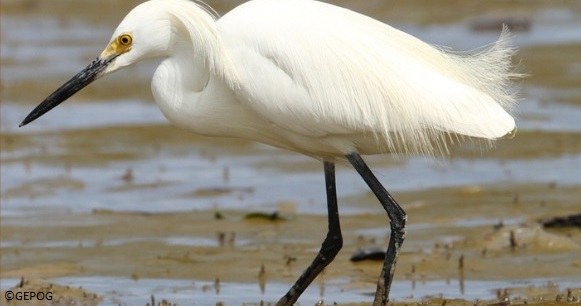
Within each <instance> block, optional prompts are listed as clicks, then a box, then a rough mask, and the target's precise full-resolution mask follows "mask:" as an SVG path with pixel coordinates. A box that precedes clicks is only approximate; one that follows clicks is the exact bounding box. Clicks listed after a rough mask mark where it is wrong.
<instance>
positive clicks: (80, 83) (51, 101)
mask: <svg viewBox="0 0 581 306" xmlns="http://www.w3.org/2000/svg"><path fill="white" fill-rule="evenodd" d="M117 56H118V54H114V55H111V56H109V57H107V58H104V59H102V58H101V57H97V58H96V59H95V60H94V61H93V62H92V63H91V64H89V65H88V66H87V67H86V68H85V69H83V70H82V71H81V72H79V73H77V75H75V76H74V77H72V78H71V79H70V80H68V81H67V82H66V83H65V84H64V85H63V86H61V87H60V88H59V89H57V90H56V91H55V92H53V93H52V94H51V95H50V96H48V97H47V98H46V99H45V100H44V101H42V103H40V104H39V105H38V106H37V107H36V108H35V109H34V110H32V112H30V114H28V116H26V118H24V120H23V121H22V123H21V124H20V125H19V126H25V125H27V124H28V123H30V122H32V121H34V120H36V119H37V118H38V117H40V116H42V115H44V114H45V113H47V112H48V111H50V110H51V109H53V108H55V107H56V106H57V105H59V104H61V103H62V102H64V101H65V100H66V99H68V98H69V97H71V96H72V95H74V94H75V93H76V92H78V91H79V90H81V89H83V88H84V87H85V86H87V85H89V84H91V82H93V81H94V80H96V79H98V78H99V77H101V75H102V73H103V71H104V70H105V68H107V66H108V65H109V64H110V63H111V62H112V61H113V60H114V59H115V58H116V57H117Z"/></svg>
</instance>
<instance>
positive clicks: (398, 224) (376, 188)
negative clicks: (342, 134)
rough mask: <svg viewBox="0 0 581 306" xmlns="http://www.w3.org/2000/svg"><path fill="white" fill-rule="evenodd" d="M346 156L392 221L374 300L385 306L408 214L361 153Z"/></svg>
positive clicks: (377, 305) (376, 303)
mask: <svg viewBox="0 0 581 306" xmlns="http://www.w3.org/2000/svg"><path fill="white" fill-rule="evenodd" d="M345 157H347V160H349V162H350V163H351V165H353V168H355V170H357V172H358V173H359V175H361V177H362V178H363V180H364V181H365V182H366V183H367V185H368V186H369V189H371V191H373V193H374V194H375V197H377V199H378V200H379V202H380V203H381V206H383V209H385V211H386V212H387V215H388V217H389V220H390V223H391V236H390V237H389V245H388V246H387V251H386V254H385V260H384V262H383V268H382V269H381V275H380V276H379V281H378V282H377V291H376V292H375V299H374V301H373V305H374V306H385V305H387V302H388V301H389V290H390V288H391V282H392V280H393V273H394V271H395V263H396V261H397V256H398V254H399V250H400V248H401V245H402V244H403V240H404V238H405V224H406V220H407V215H406V213H405V211H404V210H403V209H402V208H401V207H400V206H399V204H397V202H396V201H395V199H394V198H393V197H392V196H391V195H390V194H389V192H387V190H385V188H384V187H383V185H381V183H380V182H379V180H378V179H377V178H376V177H375V175H373V172H371V169H369V167H367V165H366V164H365V162H364V161H363V158H361V156H360V155H359V154H357V153H351V154H349V155H346V156H345Z"/></svg>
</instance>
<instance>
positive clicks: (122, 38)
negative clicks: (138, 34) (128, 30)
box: [117, 34, 133, 46]
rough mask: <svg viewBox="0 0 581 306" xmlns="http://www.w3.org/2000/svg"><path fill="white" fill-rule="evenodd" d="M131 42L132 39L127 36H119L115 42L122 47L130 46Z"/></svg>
mask: <svg viewBox="0 0 581 306" xmlns="http://www.w3.org/2000/svg"><path fill="white" fill-rule="evenodd" d="M132 41H133V38H132V37H131V35H129V34H122V35H119V37H117V42H118V43H119V44H120V45H122V46H129V45H131V42H132Z"/></svg>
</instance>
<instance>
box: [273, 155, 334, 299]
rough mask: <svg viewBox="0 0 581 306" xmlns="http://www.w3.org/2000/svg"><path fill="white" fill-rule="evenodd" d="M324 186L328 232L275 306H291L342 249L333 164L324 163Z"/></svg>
mask: <svg viewBox="0 0 581 306" xmlns="http://www.w3.org/2000/svg"><path fill="white" fill-rule="evenodd" d="M324 167H325V184H326V187H327V188H326V189H327V209H328V218H329V231H328V232H327V237H326V238H325V241H323V244H322V245H321V250H320V251H319V253H318V254H317V257H315V259H314V260H313V262H312V263H311V265H310V266H309V267H308V268H307V269H306V270H305V272H303V274H302V275H301V277H299V279H298V280H297V281H296V282H295V284H294V285H293V286H292V287H291V289H290V290H289V291H288V292H287V294H285V296H283V297H282V298H281V299H280V300H279V301H278V303H276V306H292V305H294V303H295V302H296V301H297V300H298V298H299V296H301V294H302V293H303V292H304V291H305V289H307V287H308V286H309V285H310V284H311V282H312V281H313V280H314V279H315V277H317V275H319V273H321V271H323V269H324V268H325V267H326V266H327V265H328V264H329V263H331V261H333V259H334V258H335V256H336V255H337V253H339V250H341V247H343V237H342V236H341V226H340V225H339V210H338V207H337V192H336V186H335V164H334V163H332V162H327V161H325V164H324Z"/></svg>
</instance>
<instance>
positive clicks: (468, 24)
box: [0, 0, 581, 305]
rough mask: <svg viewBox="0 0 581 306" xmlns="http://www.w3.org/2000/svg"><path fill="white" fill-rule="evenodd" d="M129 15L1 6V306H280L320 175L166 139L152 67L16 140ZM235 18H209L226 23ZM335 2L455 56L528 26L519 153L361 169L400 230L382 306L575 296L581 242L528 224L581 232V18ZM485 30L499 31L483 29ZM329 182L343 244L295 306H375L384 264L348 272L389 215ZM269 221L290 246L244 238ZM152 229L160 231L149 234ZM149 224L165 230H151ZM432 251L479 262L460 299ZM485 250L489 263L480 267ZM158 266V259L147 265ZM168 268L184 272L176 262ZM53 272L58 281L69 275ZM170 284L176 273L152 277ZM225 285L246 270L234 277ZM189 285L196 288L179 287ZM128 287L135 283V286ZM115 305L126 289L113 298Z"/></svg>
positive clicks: (261, 151)
mask: <svg viewBox="0 0 581 306" xmlns="http://www.w3.org/2000/svg"><path fill="white" fill-rule="evenodd" d="M137 2H138V1H124V2H123V4H122V6H119V4H117V2H115V3H113V2H112V1H101V2H99V4H97V3H95V2H87V3H86V5H85V4H83V5H82V6H80V5H78V4H77V3H78V2H74V1H71V0H45V1H25V2H22V1H9V0H7V1H3V2H2V4H1V5H2V13H1V19H0V22H1V27H0V30H1V31H2V32H1V39H2V40H1V45H0V55H1V58H0V60H1V72H0V76H1V89H2V91H1V96H0V97H1V104H0V129H1V130H0V145H1V146H0V154H1V160H0V161H1V169H0V170H1V173H0V176H1V177H0V179H1V187H0V188H1V189H0V191H1V198H0V200H1V204H2V205H1V207H0V213H1V216H0V221H1V225H0V227H1V228H2V230H1V231H0V232H1V233H0V235H1V236H0V237H1V240H0V249H1V254H2V257H1V259H0V260H1V267H2V269H0V270H1V271H0V280H1V281H2V284H1V287H2V289H3V290H4V289H7V288H8V287H10V286H12V285H13V284H14V283H15V279H16V278H19V277H20V276H25V277H26V278H35V277H38V278H44V279H50V280H52V281H54V282H56V283H61V284H73V285H75V286H83V287H84V288H87V289H88V290H90V291H93V292H97V293H99V294H103V295H104V296H105V300H104V301H105V302H104V303H105V304H108V303H109V304H113V303H118V302H119V301H121V302H122V303H125V304H127V305H133V304H145V303H146V302H148V301H149V300H148V297H149V295H150V294H155V295H156V296H157V295H164V296H166V297H167V298H168V299H170V300H172V301H176V302H183V303H184V304H191V303H192V301H191V300H188V297H187V296H190V297H191V296H195V297H196V298H199V299H200V300H194V302H193V303H194V304H195V305H213V304H215V303H217V302H218V301H225V302H226V303H228V304H232V303H236V302H239V301H240V300H238V297H244V299H245V301H247V302H249V303H251V302H253V303H257V302H259V301H260V300H267V301H270V300H272V301H274V300H276V298H277V297H278V296H279V295H280V294H282V293H283V292H284V291H285V290H286V288H287V287H288V284H289V283H290V282H292V281H293V280H294V278H295V277H296V276H297V274H298V273H300V272H301V270H302V268H304V267H305V266H306V264H307V262H308V260H309V259H310V257H311V256H313V255H314V252H316V249H317V248H318V245H319V243H320V239H322V238H323V235H324V227H325V218H324V215H325V213H326V207H325V205H324V190H323V186H324V185H323V175H322V171H321V168H322V167H321V165H320V164H319V162H317V161H315V160H312V159H310V158H307V157H303V156H299V155H297V154H294V153H290V152H285V151H281V150H278V149H274V148H270V147H267V146H264V145H260V144H254V143H248V142H245V141H239V140H231V139H211V138H203V137H198V136H196V135H192V134H189V133H187V132H183V131H180V130H177V129H175V128H173V127H171V126H169V125H168V124H167V123H166V121H165V119H164V118H163V116H162V115H161V113H160V112H159V110H158V109H157V107H156V106H155V104H154V103H153V102H152V98H151V94H150V92H149V79H150V77H151V73H152V71H153V69H154V67H155V63H153V62H150V63H143V65H138V66H137V67H134V68H129V69H128V71H123V72H120V73H117V74H115V75H113V76H111V77H110V78H107V79H103V80H99V81H98V82H96V83H95V84H92V85H91V86H89V87H88V88H86V89H85V90H83V91H82V92H80V93H79V94H78V95H76V96H75V97H74V98H72V99H71V101H68V102H66V103H65V104H63V105H62V106H59V107H58V108H56V109H55V110H53V111H51V113H50V114H47V115H45V116H43V117H42V118H41V119H39V120H38V121H36V122H34V123H33V124H30V125H29V126H27V127H25V128H18V127H17V126H18V124H19V123H20V121H21V120H22V119H23V118H24V116H25V115H26V114H27V113H28V112H29V111H30V110H31V109H32V108H33V107H34V106H35V105H36V103H37V102H38V101H40V100H42V99H43V98H44V97H45V96H46V95H47V94H49V93H50V92H52V90H54V89H56V88H57V87H58V86H60V85H61V84H62V83H63V82H64V81H66V80H67V79H68V78H69V77H70V76H72V75H73V74H74V73H76V72H77V71H78V70H79V69H81V68H83V67H84V66H85V65H86V64H87V63H88V62H90V61H91V60H92V59H93V58H94V57H95V56H96V55H97V54H99V53H100V52H101V50H102V48H103V47H104V45H105V44H106V42H107V41H108V39H109V37H110V35H111V32H112V31H113V29H114V27H115V26H116V24H117V23H118V21H119V20H120V19H121V18H122V17H123V15H124V14H125V13H126V11H127V10H128V9H129V8H130V7H132V6H133V5H134V4H135V3H137ZM236 3H239V2H238V1H216V2H212V3H210V4H211V5H213V6H214V7H216V9H217V10H218V11H219V12H220V13H224V12H226V11H228V10H229V8H231V7H233V6H234V5H235V4H236ZM337 3H339V4H341V5H344V6H347V7H349V8H351V9H354V10H356V11H360V12H363V13H365V14H368V15H370V16H373V17H375V18H377V19H379V20H382V21H385V22H388V23H390V24H392V25H394V26H396V27H398V28H400V29H403V30H405V31H407V32H409V33H412V34H413V35H415V36H417V37H419V38H421V39H424V40H426V41H429V42H430V43H433V44H437V45H446V46H452V47H454V48H457V49H461V50H467V49H473V48H476V47H478V46H481V45H484V44H487V43H490V42H493V41H494V40H495V39H496V37H497V36H498V33H499V31H498V30H497V28H498V27H499V26H498V24H497V23H498V22H497V20H504V21H507V20H508V21H510V20H513V19H515V18H517V19H522V20H525V21H526V22H527V23H528V24H529V26H528V29H526V30H524V31H515V33H514V36H515V38H514V42H515V44H516V45H517V46H518V47H519V48H520V52H519V54H518V55H517V57H516V58H515V62H518V63H519V66H520V68H519V69H521V70H522V71H523V72H525V73H528V74H530V76H529V77H528V78H526V79H525V80H524V81H523V84H522V93H523V100H522V101H521V103H520V104H519V106H518V107H517V109H516V110H515V115H516V117H517V124H518V126H519V132H518V134H517V137H515V138H514V139H511V140H501V141H499V142H498V143H497V144H496V146H495V149H494V150H491V151H488V150H481V149H480V148H473V147H469V146H463V147H461V148H459V149H457V150H455V151H454V152H453V155H452V156H451V157H450V158H447V159H445V160H437V161H432V160H429V159H426V158H418V157H416V158H409V159H403V158H399V159H392V158H390V157H371V158H369V160H370V163H371V165H372V166H373V169H374V170H375V171H376V173H377V174H378V177H379V178H380V180H382V181H383V182H384V183H385V186H386V187H387V189H388V190H390V191H391V192H392V193H393V194H394V195H395V196H396V198H398V199H399V200H400V202H401V203H402V204H403V206H404V208H406V210H407V212H408V214H409V218H410V224H409V234H408V238H407V240H406V244H405V245H404V250H403V254H402V258H401V259H400V264H399V266H398V270H397V273H396V283H395V285H394V286H395V287H394V289H393V290H392V292H393V293H392V296H393V298H394V299H396V300H405V299H407V298H409V297H410V296H413V297H414V298H416V299H419V298H422V297H423V296H427V295H438V294H439V293H442V294H443V295H444V296H445V297H448V298H463V299H469V300H475V299H494V298H495V296H496V293H495V290H496V289H498V288H506V287H527V286H528V285H529V284H535V285H542V284H544V283H546V282H549V281H554V282H555V283H556V284H557V285H558V286H559V287H560V288H561V289H565V288H571V287H581V277H580V276H579V275H581V268H580V267H581V262H580V261H579V259H578V258H577V257H578V256H576V254H579V253H578V252H579V249H580V248H581V246H580V243H581V240H580V237H579V236H580V233H579V231H578V230H572V231H568V232H560V231H557V232H554V231H549V232H545V231H544V230H535V228H537V227H535V226H536V225H535V224H536V223H537V220H538V219H542V218H548V217H552V216H556V215H566V214H572V213H579V212H580V209H579V207H581V206H580V205H581V202H579V199H581V187H580V186H581V175H579V173H580V172H581V124H580V122H581V86H580V85H581V57H579V54H581V30H580V29H581V23H580V22H579V20H581V18H580V15H581V5H580V2H578V1H554V2H544V1H527V2H526V4H525V3H503V2H491V3H489V4H487V5H486V6H481V4H478V3H477V2H457V1H451V0H450V1H447V2H441V1H440V2H438V5H433V2H429V1H408V2H406V3H399V2H398V4H395V3H394V4H392V3H389V2H387V3H384V2H381V1H357V2H353V1H351V2H350V1H340V2H337ZM469 3H471V4H469ZM111 7H115V10H111V9H110V8H111ZM450 7H454V9H450ZM47 8H50V9H47ZM482 22H484V23H485V24H491V25H492V26H491V28H494V29H495V30H486V31H485V30H481V29H476V26H475V25H477V24H481V23H482ZM337 182H338V192H339V197H340V201H341V204H340V209H341V213H342V215H343V216H344V219H343V222H344V223H347V224H346V225H345V226H344V228H345V229H344V230H345V235H346V237H350V239H346V243H345V250H344V251H343V252H342V254H343V253H344V254H343V255H342V256H339V257H338V258H337V260H336V262H335V263H334V264H333V265H332V266H330V267H329V269H327V271H326V274H325V275H324V276H323V277H322V278H323V280H322V281H321V280H318V281H316V282H317V283H316V284H315V285H316V286H314V288H311V291H310V292H308V293H306V296H305V297H304V299H301V302H302V303H304V304H305V305H313V304H314V303H315V302H316V301H317V300H318V299H320V298H321V294H320V288H317V287H321V286H322V284H324V287H325V290H324V292H325V294H324V295H323V298H324V299H325V300H326V301H327V302H330V301H338V302H343V303H351V302H368V301H370V300H371V297H370V296H369V293H370V292H371V291H372V290H373V288H374V285H373V282H374V281H375V279H376V277H377V276H376V275H377V273H378V272H379V264H377V263H372V264H364V265H358V264H352V263H350V262H349V261H348V257H349V255H350V253H351V252H353V251H355V250H356V249H357V248H359V247H365V246H369V245H379V246H383V243H384V240H385V234H386V231H387V229H386V224H387V221H386V220H385V218H384V217H383V212H382V210H381V208H380V207H379V205H377V203H376V202H375V200H374V199H373V197H372V195H370V194H369V192H368V190H367V188H366V186H365V184H364V183H363V182H362V180H361V179H360V178H359V177H358V176H357V174H356V173H355V172H354V171H353V170H352V169H350V168H348V167H344V166H340V167H339V168H338V173H337ZM298 190H300V192H298ZM275 210H278V211H280V212H281V214H282V215H283V216H285V217H286V218H287V221H285V222H284V223H283V224H284V225H283V227H285V228H286V229H287V231H281V230H280V229H279V227H281V225H273V224H270V223H267V224H258V225H257V224H254V223H250V224H249V223H248V221H244V219H243V218H242V217H240V216H239V215H243V214H244V213H245V212H250V211H265V212H272V211H275ZM99 211H105V212H111V213H98V212H99ZM215 211H219V212H222V213H223V214H225V215H228V214H234V215H236V216H238V217H236V218H234V219H233V220H230V221H229V222H230V223H228V224H229V225H228V226H230V227H232V228H233V230H232V232H236V233H237V234H236V244H235V246H233V248H232V249H230V250H224V249H223V248H221V247H220V246H219V242H218V240H216V237H215V236H216V232H219V231H224V230H225V229H224V224H220V223H219V222H218V221H216V220H213V213H214V212H215ZM147 213H152V214H154V216H155V217H154V218H155V219H147V217H144V216H143V215H147ZM158 213H166V214H168V215H169V217H167V218H165V217H159V218H158V217H157V214H158ZM140 214H142V215H140ZM180 214H184V215H186V216H189V217H190V219H191V218H194V217H195V216H196V215H202V216H205V219H201V220H198V222H200V223H203V224H204V225H205V226H206V227H205V228H203V229H200V230H199V231H196V229H191V228H189V225H188V224H189V222H188V219H184V220H182V221H179V222H178V220H177V219H178V217H177V216H178V215H180ZM172 216H173V217H172ZM141 218H146V219H147V220H146V221H144V222H143V224H141V223H139V224H140V225H139V226H137V227H136V228H135V230H131V231H129V233H126V232H127V230H126V227H127V226H128V225H127V224H133V223H134V222H138V221H139V220H141ZM138 219H139V220H138ZM361 219H363V220H361ZM151 220H155V222H154V221H151ZM309 220H310V222H309ZM501 221H502V222H503V223H504V225H505V226H506V227H507V228H511V229H512V230H516V229H518V230H522V232H525V233H528V234H523V235H522V236H520V238H519V239H522V240H521V241H523V242H522V248H521V249H520V251H519V252H518V253H517V254H514V253H512V252H510V251H509V250H507V248H508V247H507V243H508V239H505V236H503V235H507V234H506V233H507V232H506V231H504V232H503V231H502V230H501V231H500V232H495V231H494V230H493V226H494V225H496V224H498V223H499V222H501ZM148 222H152V225H150V224H148ZM180 222H181V223H180ZM190 222H191V221H190ZM153 224H154V225H153ZM174 224H181V227H179V226H174ZM151 227H153V230H152V229H151ZM183 228H188V229H189V230H183ZM256 228H259V229H260V230H257V229H256ZM124 230H125V231H124ZM204 230H205V231H204ZM312 233H317V235H313V234H312ZM485 233H486V234H485ZM305 237H306V238H305ZM495 237H496V238H495ZM501 237H502V238H501ZM531 237H533V238H531ZM496 242H498V243H496ZM435 244H439V245H449V246H450V247H452V248H453V251H451V254H452V255H450V256H452V258H453V259H457V258H458V257H459V256H460V255H465V256H467V258H468V259H471V262H473V264H474V266H473V268H472V270H469V271H468V272H467V273H466V275H465V277H466V279H465V280H464V288H465V292H464V294H459V286H458V277H457V269H456V267H455V262H454V264H452V263H450V259H448V261H445V259H442V258H440V259H438V258H439V257H438V258H436V259H434V258H433V257H434V256H435V257H437V256H438V253H437V250H438V248H437V247H435ZM555 245H557V246H558V247H555ZM79 246H82V247H79ZM71 250H74V251H71ZM483 250H488V253H490V252H492V253H493V255H489V256H481V253H482V252H483ZM206 252H210V253H209V254H214V253H219V254H220V258H218V259H213V258H212V257H211V256H210V255H208V253H206ZM229 252H230V253H232V252H234V253H240V254H238V255H237V256H236V257H234V258H235V260H241V261H243V262H244V263H245V264H247V268H245V269H242V268H236V267H230V266H229V265H228V260H230V261H231V260H232V257H228V253H229ZM95 254H101V255H100V256H103V258H102V259H99V258H95V256H97V255H95ZM144 254H147V255H144ZM184 254H187V255H184ZM284 255H287V256H296V257H298V258H299V259H298V262H297V263H296V264H293V265H292V266H291V268H288V269H287V268H284V269H283V268H282V267H281V266H284V265H283V262H284V261H285V260H284V259H283V256H284ZM156 256H157V257H156ZM160 256H161V257H162V258H170V260H167V259H166V260H165V261H164V260H161V262H159V258H160ZM164 256H165V257H164ZM180 256H185V257H186V258H187V259H188V261H187V263H183V262H182V261H180V260H175V258H179V257H180ZM127 257H129V258H127ZM155 258H158V260H155ZM192 258H194V259H192ZM190 260H193V261H194V263H192V262H190ZM426 260H433V261H434V263H433V264H427V263H426ZM168 261H169V262H170V264H168ZM264 262H266V263H270V266H274V267H277V268H273V269H275V271H276V272H272V275H270V277H269V278H268V282H267V283H266V288H267V289H266V291H265V292H264V293H262V292H260V287H259V286H258V285H257V282H256V278H257V277H256V275H257V273H258V270H259V268H260V266H261V264H263V263H264ZM63 263H71V266H68V265H67V266H66V268H63V267H62V266H63ZM107 265H109V266H107ZM151 265H155V266H156V267H157V266H158V265H159V266H160V268H154V267H150V266H151ZM165 265H168V266H170V267H171V268H168V269H171V270H172V271H173V272H171V273H170V272H164V271H165V270H163V269H162V268H161V267H164V266H165ZM200 265H202V266H211V267H214V268H213V269H209V268H208V269H203V268H201V267H199V266H200ZM422 265H423V270H422V273H423V274H422V275H423V276H422V278H421V281H418V282H417V283H416V287H415V289H414V288H411V283H412V282H411V280H412V279H415V277H416V276H417V275H416V276H413V275H411V276H410V274H409V271H411V267H412V266H414V267H416V269H418V270H420V269H422ZM124 266H127V267H124ZM514 266H516V267H518V268H514ZM333 267H334V268H333ZM533 267H534V268H535V269H536V270H538V271H537V272H535V269H532V268H533ZM228 268H230V269H238V270H239V271H237V272H236V273H234V274H235V275H232V273H227V272H228V270H227V269H228ZM277 269H278V270H277ZM178 270H180V271H181V270H184V271H181V272H179V273H178V272H177V271H178ZM190 270H191V271H194V272H189V273H186V272H187V271H190ZM287 270H288V271H287ZM575 270H577V271H579V273H575V272H574V271H575ZM269 271H270V270H269ZM133 274H139V275H140V276H139V279H138V280H137V281H136V280H134V279H133V278H132V275H133ZM141 274H144V275H141ZM419 274H420V273H419V272H418V275H419ZM192 275H193V276H192ZM216 277H220V279H221V282H222V287H221V290H220V294H215V292H212V291H210V292H203V291H202V292H200V291H201V289H200V288H202V287H204V286H205V285H209V284H210V285H211V284H213V280H214V279H215V278H216ZM447 280H449V281H448V282H449V284H448V283H447ZM455 280H456V281H455ZM114 288H124V289H118V290H115V293H113V289H114ZM176 288H178V289H176ZM179 288H184V289H179ZM182 296H183V297H182ZM202 299H204V300H202Z"/></svg>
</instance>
